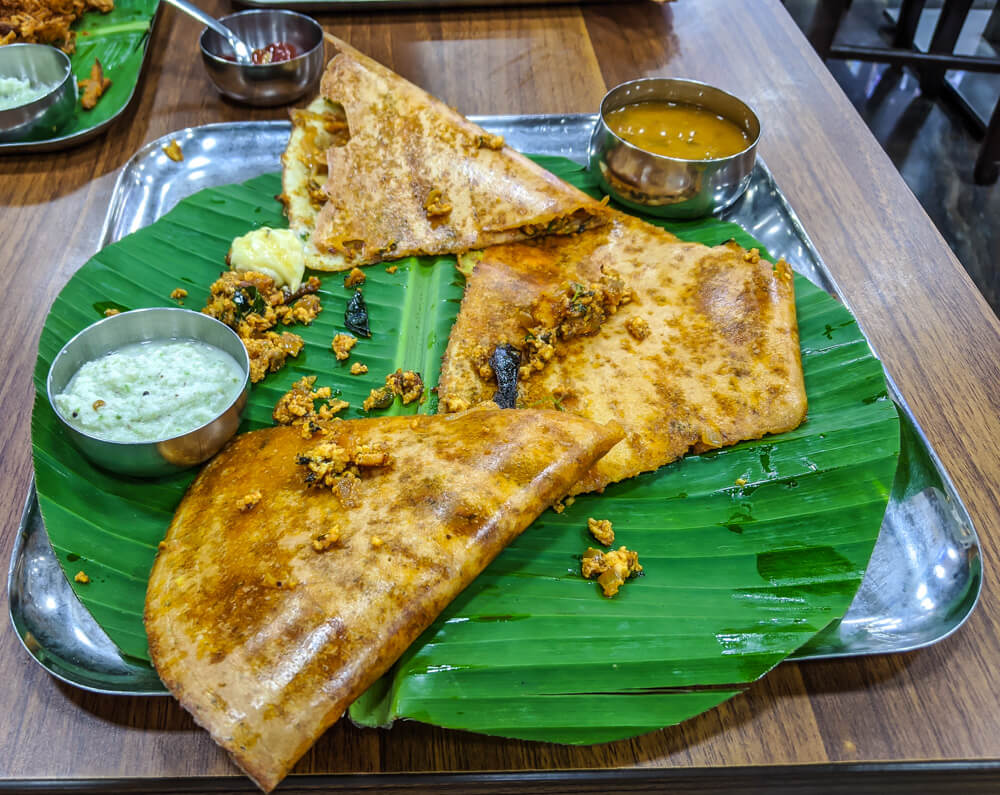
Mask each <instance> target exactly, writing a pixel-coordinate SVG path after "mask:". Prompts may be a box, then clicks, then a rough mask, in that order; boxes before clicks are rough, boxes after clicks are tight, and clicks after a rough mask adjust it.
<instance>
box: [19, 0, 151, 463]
mask: <svg viewBox="0 0 1000 795" xmlns="http://www.w3.org/2000/svg"><path fill="white" fill-rule="evenodd" d="M163 7H164V3H157V6H156V11H154V12H153V16H152V18H151V19H150V20H149V29H148V30H147V31H146V40H145V42H143V45H142V48H143V49H142V63H140V64H139V73H138V74H137V75H136V78H135V82H134V83H133V84H132V91H131V93H129V95H128V99H126V100H125V104H124V105H122V106H121V107H120V108H119V109H118V110H117V112H116V113H115V114H114V115H113V116H111V118H108V119H105V120H104V121H102V122H99V123H98V124H95V125H94V126H93V127H88V128H87V129H85V130H80V131H78V132H75V133H71V134H69V135H61V136H59V137H57V138H45V139H43V140H41V141H7V142H6V143H0V156H2V155H13V154H19V153H21V154H23V153H32V152H58V151H61V150H63V149H70V148H71V147H74V146H77V145H79V144H82V143H86V142H87V141H89V140H91V139H92V138H96V137H97V136H99V135H101V134H102V133H103V132H105V131H106V130H107V129H108V128H109V127H110V126H111V125H112V124H114V123H115V122H117V121H118V119H119V118H121V116H122V115H123V114H125V113H127V112H129V111H131V110H133V109H134V107H135V104H136V102H137V101H138V99H139V88H140V87H141V86H142V84H143V81H144V80H145V78H146V72H147V70H148V68H149V43H150V42H151V41H152V40H153V36H154V35H155V34H156V31H157V30H158V29H159V23H160V20H161V19H162V18H163ZM130 159H131V158H130ZM126 165H127V163H126ZM117 186H118V183H117V182H116V183H115V187H116V188H117ZM32 482H34V481H32Z"/></svg>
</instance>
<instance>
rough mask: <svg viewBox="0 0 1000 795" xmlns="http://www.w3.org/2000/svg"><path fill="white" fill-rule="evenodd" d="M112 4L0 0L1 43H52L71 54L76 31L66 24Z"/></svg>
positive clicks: (73, 0) (102, 0)
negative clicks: (85, 13) (86, 13)
mask: <svg viewBox="0 0 1000 795" xmlns="http://www.w3.org/2000/svg"><path fill="white" fill-rule="evenodd" d="M114 7H115V4H114V2H113V0H0V45H3V44H14V43H18V42H25V43H29V44H51V45H53V46H55V47H58V48H59V49H61V50H62V51H63V52H65V53H66V54H72V53H73V52H74V51H75V50H76V33H75V32H74V31H72V30H70V29H69V26H70V25H72V24H73V23H74V22H75V21H76V20H77V19H78V18H79V17H81V16H83V14H84V12H86V11H100V12H102V13H105V14H106V13H108V12H109V11H110V10H111V9H113V8H114Z"/></svg>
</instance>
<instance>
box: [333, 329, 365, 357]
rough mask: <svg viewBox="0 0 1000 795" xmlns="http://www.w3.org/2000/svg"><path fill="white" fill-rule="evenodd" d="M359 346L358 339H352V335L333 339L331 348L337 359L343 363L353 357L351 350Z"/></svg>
mask: <svg viewBox="0 0 1000 795" xmlns="http://www.w3.org/2000/svg"><path fill="white" fill-rule="evenodd" d="M357 344H358V340H357V338H356V337H352V336H351V335H350V334H338V335H337V336H335V337H334V338H333V342H331V343H330V347H331V348H332V349H333V355H334V356H336V357H337V361H338V362H342V361H344V360H345V359H347V358H348V357H349V356H350V355H351V348H353V347H354V346H355V345H357Z"/></svg>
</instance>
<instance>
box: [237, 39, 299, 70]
mask: <svg viewBox="0 0 1000 795" xmlns="http://www.w3.org/2000/svg"><path fill="white" fill-rule="evenodd" d="M300 54H301V53H299V48H298V47H296V46H295V45H294V44H292V43H290V42H287V41H276V42H272V43H271V44H268V45H267V46H266V47H261V48H260V49H259V50H254V51H253V52H252V53H250V60H251V61H253V62H254V63H255V64H257V65H258V66H259V65H261V64H269V63H281V62H282V61H290V60H292V58H298V57H299V55H300ZM219 57H220V58H224V59H225V60H227V61H235V60H236V56H235V55H228V54H227V55H220V56H219Z"/></svg>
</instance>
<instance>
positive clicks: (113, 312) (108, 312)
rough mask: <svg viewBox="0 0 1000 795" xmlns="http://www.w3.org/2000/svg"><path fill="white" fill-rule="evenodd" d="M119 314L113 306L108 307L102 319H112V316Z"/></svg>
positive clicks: (118, 310)
mask: <svg viewBox="0 0 1000 795" xmlns="http://www.w3.org/2000/svg"><path fill="white" fill-rule="evenodd" d="M120 314H121V310H120V309H115V308H114V307H113V306H109V307H108V308H107V309H105V310H104V317H113V316H114V315H120Z"/></svg>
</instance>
